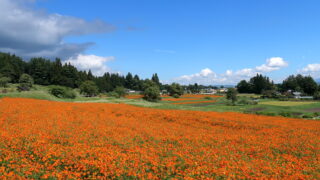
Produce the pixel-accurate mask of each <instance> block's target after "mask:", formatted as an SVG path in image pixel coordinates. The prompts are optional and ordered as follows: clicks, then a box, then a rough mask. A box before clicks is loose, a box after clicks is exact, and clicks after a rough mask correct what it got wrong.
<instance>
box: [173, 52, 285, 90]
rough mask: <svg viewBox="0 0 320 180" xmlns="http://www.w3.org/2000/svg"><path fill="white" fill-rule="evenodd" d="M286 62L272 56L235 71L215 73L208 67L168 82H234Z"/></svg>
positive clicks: (280, 66)
mask: <svg viewBox="0 0 320 180" xmlns="http://www.w3.org/2000/svg"><path fill="white" fill-rule="evenodd" d="M287 66H288V63H287V62H286V61H284V59H283V58H281V57H272V58H269V59H267V60H266V63H265V64H262V65H261V66H257V67H255V68H244V69H240V70H237V71H232V70H227V71H226V72H225V73H222V74H217V73H215V72H214V71H212V70H211V69H209V68H205V69H203V70H201V71H200V72H199V73H195V74H191V75H183V76H181V77H178V78H175V79H173V80H171V81H169V83H170V82H178V83H181V84H193V83H198V84H204V85H213V84H236V83H238V82H239V81H240V80H243V79H246V80H248V79H249V78H251V77H253V76H255V75H256V74H263V73H266V72H271V71H276V70H280V69H281V68H284V67H287Z"/></svg>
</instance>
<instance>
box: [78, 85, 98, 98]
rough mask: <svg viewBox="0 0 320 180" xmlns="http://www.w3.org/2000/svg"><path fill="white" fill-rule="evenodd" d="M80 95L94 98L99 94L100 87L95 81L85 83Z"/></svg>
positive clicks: (81, 87) (81, 86)
mask: <svg viewBox="0 0 320 180" xmlns="http://www.w3.org/2000/svg"><path fill="white" fill-rule="evenodd" d="M80 93H81V94H83V95H85V96H87V97H92V96H96V95H97V94H98V87H97V85H96V84H95V83H94V82H93V81H85V82H83V83H82V84H81V85H80Z"/></svg>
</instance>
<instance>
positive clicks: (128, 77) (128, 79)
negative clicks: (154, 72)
mask: <svg viewBox="0 0 320 180" xmlns="http://www.w3.org/2000/svg"><path fill="white" fill-rule="evenodd" d="M125 87H126V88H128V89H133V88H134V79H133V76H132V74H131V73H130V72H129V73H128V74H127V75H126V82H125Z"/></svg>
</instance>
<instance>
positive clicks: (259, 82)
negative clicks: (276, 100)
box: [250, 74, 274, 94]
mask: <svg viewBox="0 0 320 180" xmlns="http://www.w3.org/2000/svg"><path fill="white" fill-rule="evenodd" d="M250 84H251V85H252V92H253V93H256V94H261V93H262V91H263V90H272V89H273V88H274V84H273V82H272V81H270V79H269V78H268V77H266V76H262V75H261V74H257V75H256V76H255V77H253V78H251V79H250Z"/></svg>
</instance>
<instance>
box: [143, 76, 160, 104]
mask: <svg viewBox="0 0 320 180" xmlns="http://www.w3.org/2000/svg"><path fill="white" fill-rule="evenodd" d="M144 88H145V89H144V91H143V99H145V100H147V101H150V102H157V101H159V100H161V96H160V88H159V86H158V85H157V84H156V83H155V82H153V81H151V82H150V81H147V82H146V83H145V84H144Z"/></svg>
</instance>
